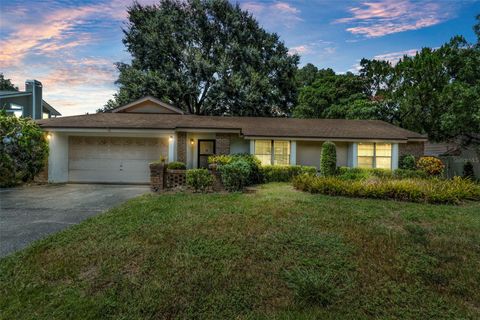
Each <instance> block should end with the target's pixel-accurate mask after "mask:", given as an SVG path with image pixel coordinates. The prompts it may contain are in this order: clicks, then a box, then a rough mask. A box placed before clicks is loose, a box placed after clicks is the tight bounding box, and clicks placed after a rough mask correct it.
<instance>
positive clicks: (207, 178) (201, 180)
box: [186, 169, 214, 192]
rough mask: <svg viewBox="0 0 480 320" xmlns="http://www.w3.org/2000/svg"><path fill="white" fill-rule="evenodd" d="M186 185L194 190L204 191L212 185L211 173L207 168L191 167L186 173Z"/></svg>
mask: <svg viewBox="0 0 480 320" xmlns="http://www.w3.org/2000/svg"><path fill="white" fill-rule="evenodd" d="M186 178H187V186H189V187H190V188H192V189H193V190H194V191H195V192H199V191H200V192H206V191H207V190H208V189H210V188H211V187H212V186H213V182H214V178H213V175H212V174H211V173H210V172H209V171H208V170H207V169H191V170H187V173H186Z"/></svg>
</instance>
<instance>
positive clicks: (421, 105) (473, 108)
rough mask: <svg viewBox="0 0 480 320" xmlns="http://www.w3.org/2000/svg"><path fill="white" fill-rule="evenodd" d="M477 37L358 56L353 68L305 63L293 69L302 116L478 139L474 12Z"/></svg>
mask: <svg viewBox="0 0 480 320" xmlns="http://www.w3.org/2000/svg"><path fill="white" fill-rule="evenodd" d="M477 20H478V23H477V24H476V25H475V26H474V31H475V33H476V35H477V39H478V40H477V43H469V42H468V41H466V39H465V38H464V37H462V36H455V37H453V38H452V39H451V40H450V41H449V42H447V43H445V44H444V45H443V46H441V47H440V48H437V49H432V48H423V49H422V50H420V51H419V52H417V54H416V55H415V56H404V57H403V58H402V59H400V61H398V63H396V64H392V63H391V62H388V61H380V60H369V59H362V60H361V62H360V67H361V68H360V72H359V74H358V75H357V74H352V73H346V74H335V73H334V72H333V71H332V70H331V69H324V70H319V69H317V68H316V67H315V66H313V65H306V66H305V67H303V68H302V69H299V70H298V72H297V85H298V87H299V97H298V103H297V106H296V107H295V109H294V111H293V115H294V116H296V117H302V118H345V119H380V120H384V121H388V122H391V123H394V124H396V125H399V126H401V127H403V128H406V129H410V130H413V131H417V132H420V133H426V134H428V136H429V138H430V139H431V140H434V141H442V140H450V139H460V140H461V141H462V142H464V143H466V144H470V143H480V140H479V133H480V15H478V16H477Z"/></svg>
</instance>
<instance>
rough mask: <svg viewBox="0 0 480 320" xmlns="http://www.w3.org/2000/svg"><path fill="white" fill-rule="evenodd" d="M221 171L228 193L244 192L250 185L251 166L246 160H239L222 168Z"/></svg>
mask: <svg viewBox="0 0 480 320" xmlns="http://www.w3.org/2000/svg"><path fill="white" fill-rule="evenodd" d="M219 171H220V173H221V177H222V182H223V185H224V187H225V189H227V190H228V191H242V190H243V189H244V188H245V186H247V185H248V184H249V177H250V175H251V165H250V164H249V163H248V162H247V160H245V159H237V160H235V161H232V162H231V163H228V164H225V165H223V166H220V167H219Z"/></svg>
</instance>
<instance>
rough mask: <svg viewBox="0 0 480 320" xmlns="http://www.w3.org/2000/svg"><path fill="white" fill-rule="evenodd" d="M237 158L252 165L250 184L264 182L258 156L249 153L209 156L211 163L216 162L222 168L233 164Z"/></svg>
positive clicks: (249, 177)
mask: <svg viewBox="0 0 480 320" xmlns="http://www.w3.org/2000/svg"><path fill="white" fill-rule="evenodd" d="M237 160H244V161H245V162H247V163H248V165H249V167H250V174H249V176H248V182H247V184H248V185H251V184H257V183H263V182H264V180H263V175H262V172H261V162H260V160H258V158H257V157H255V156H254V155H251V154H248V153H239V154H229V155H213V156H210V157H208V162H209V163H215V164H217V165H218V167H219V168H220V167H221V166H223V165H226V164H231V163H233V162H235V161H237Z"/></svg>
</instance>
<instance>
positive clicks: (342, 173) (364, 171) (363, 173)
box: [337, 167, 393, 180]
mask: <svg viewBox="0 0 480 320" xmlns="http://www.w3.org/2000/svg"><path fill="white" fill-rule="evenodd" d="M337 176H338V177H339V178H340V179H343V180H362V179H368V178H371V177H377V178H392V177H393V172H392V170H389V169H374V168H348V167H339V168H338V169H337Z"/></svg>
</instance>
